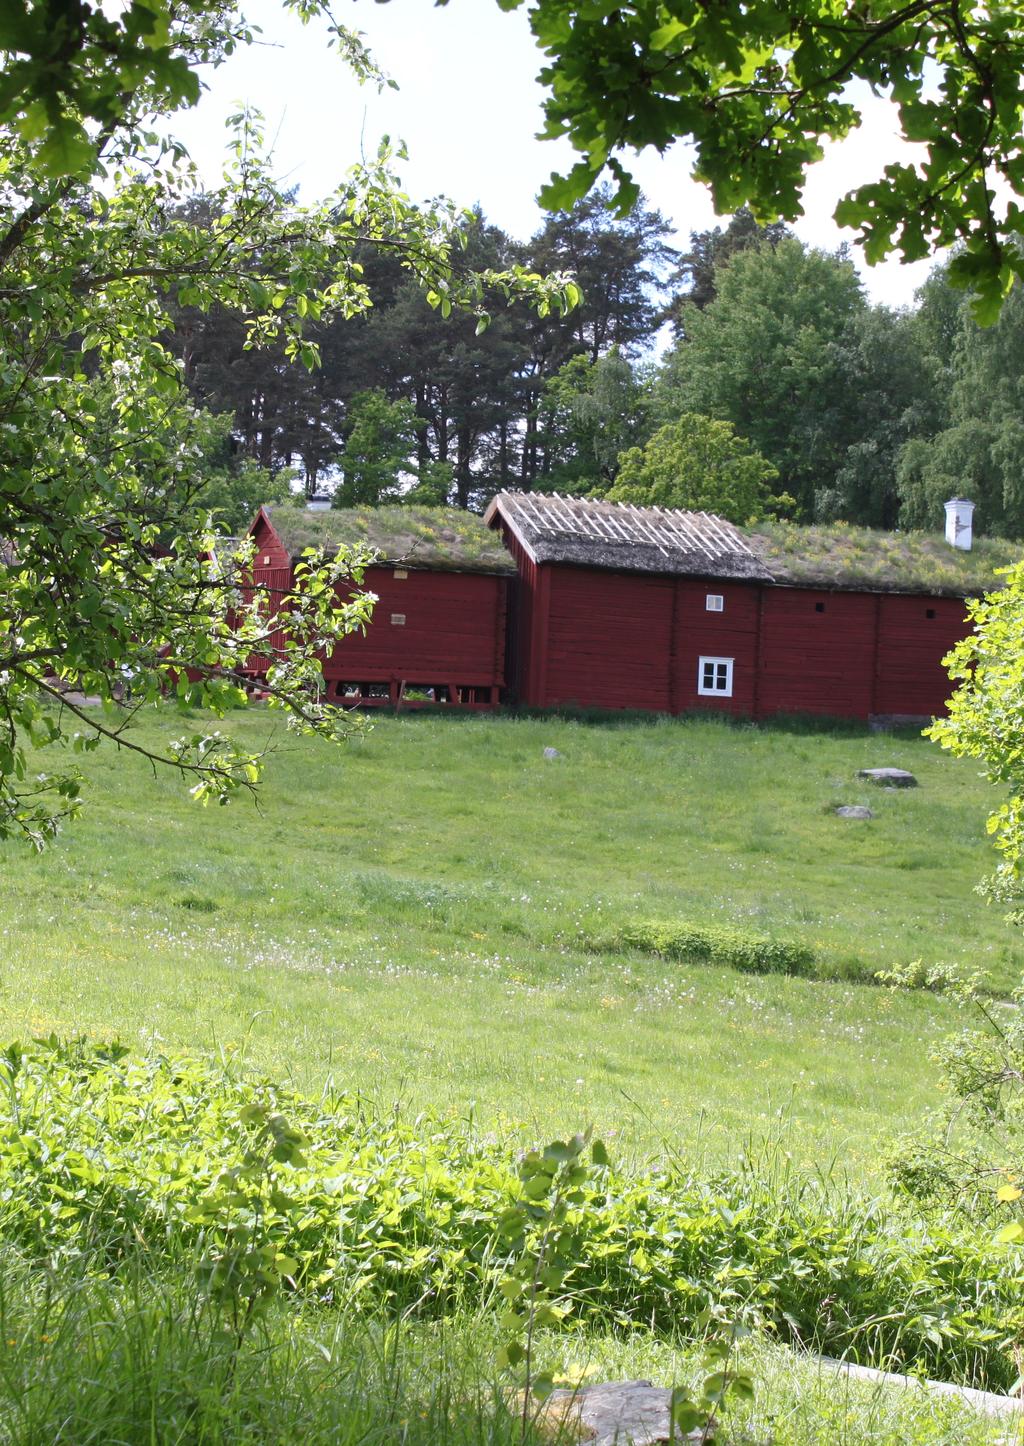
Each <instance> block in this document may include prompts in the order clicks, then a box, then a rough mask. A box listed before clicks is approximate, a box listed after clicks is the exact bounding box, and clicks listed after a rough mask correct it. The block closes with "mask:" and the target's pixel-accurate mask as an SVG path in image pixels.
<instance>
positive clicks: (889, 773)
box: [857, 768, 917, 788]
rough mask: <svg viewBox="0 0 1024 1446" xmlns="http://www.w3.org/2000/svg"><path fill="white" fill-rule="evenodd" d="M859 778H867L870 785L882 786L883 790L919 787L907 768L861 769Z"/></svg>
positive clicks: (858, 774)
mask: <svg viewBox="0 0 1024 1446" xmlns="http://www.w3.org/2000/svg"><path fill="white" fill-rule="evenodd" d="M857 777H858V778H866V779H867V780H868V782H869V783H877V784H880V785H881V787H882V788H916V787H917V779H916V778H915V777H914V775H913V774H912V773H908V772H907V770H906V769H905V768H861V769H860V770H859V771H858V773H857Z"/></svg>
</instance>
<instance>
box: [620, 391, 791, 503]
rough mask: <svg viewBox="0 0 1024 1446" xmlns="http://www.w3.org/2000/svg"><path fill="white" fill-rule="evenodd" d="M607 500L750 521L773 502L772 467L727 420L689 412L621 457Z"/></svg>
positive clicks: (773, 473)
mask: <svg viewBox="0 0 1024 1446" xmlns="http://www.w3.org/2000/svg"><path fill="white" fill-rule="evenodd" d="M619 464H620V465H619V474H618V478H617V479H616V482H615V484H614V486H613V487H611V488H609V490H608V491H607V492H606V493H605V496H606V497H607V498H608V500H609V501H610V502H634V503H637V504H639V505H640V506H641V507H682V508H686V509H688V510H693V511H706V512H714V513H716V514H717V515H718V516H719V517H725V518H727V519H728V521H730V522H740V523H744V522H754V521H756V520H757V519H758V518H760V517H762V516H763V515H764V512H765V509H766V508H767V507H768V505H769V504H770V503H771V502H772V501H773V499H772V498H771V496H770V493H769V487H770V484H771V483H772V482H774V481H775V479H776V478H777V477H778V475H779V474H778V471H777V469H776V468H775V467H773V466H772V464H771V463H770V462H768V461H766V460H765V458H764V457H762V456H761V454H760V453H759V452H758V451H757V450H756V448H754V447H751V445H750V444H749V442H747V441H745V440H744V439H743V438H742V437H737V436H736V434H735V432H734V431H733V428H732V425H731V424H730V423H729V422H716V421H713V420H712V419H711V418H710V417H701V416H698V415H696V414H694V413H692V412H691V413H687V414H686V415H685V416H682V417H680V418H679V419H678V420H677V421H675V422H670V423H669V425H668V426H666V427H659V428H658V430H657V431H656V432H655V433H654V435H653V437H651V439H650V441H649V442H648V443H647V444H646V446H643V447H631V448H630V449H629V451H628V452H624V453H623V454H622V456H621V457H620V458H619Z"/></svg>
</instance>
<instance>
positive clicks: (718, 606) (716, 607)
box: [704, 592, 725, 613]
mask: <svg viewBox="0 0 1024 1446" xmlns="http://www.w3.org/2000/svg"><path fill="white" fill-rule="evenodd" d="M704 606H705V607H706V608H707V610H708V612H709V613H724V612H725V598H724V597H723V596H722V594H721V593H720V592H709V593H708V595H707V597H706V598H705V599H704Z"/></svg>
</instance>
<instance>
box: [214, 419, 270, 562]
mask: <svg viewBox="0 0 1024 1446" xmlns="http://www.w3.org/2000/svg"><path fill="white" fill-rule="evenodd" d="M199 437H200V446H201V448H202V455H201V458H200V459H199V462H198V466H197V473H198V478H199V487H198V489H197V496H196V502H197V505H198V506H201V507H205V508H208V509H209V511H210V512H211V514H212V516H213V523H214V526H215V528H216V529H217V531H218V532H224V533H227V534H228V535H229V536H233V537H238V536H240V535H241V534H242V533H243V532H245V530H246V528H247V527H248V526H249V523H250V522H251V521H252V519H253V517H254V515H255V514H256V511H257V510H258V509H259V508H260V507H261V506H263V505H265V504H266V503H268V502H286V501H288V499H289V498H290V497H291V487H290V480H291V474H290V473H289V472H288V471H279V472H277V473H276V474H274V475H271V473H270V472H268V471H267V469H266V468H265V467H259V466H257V464H256V463H255V462H253V460H252V459H251V458H250V457H245V456H241V455H239V453H238V452H237V450H236V447H235V439H234V436H233V435H232V426H231V418H230V416H227V415H224V414H221V415H220V416H209V415H204V416H202V417H201V418H200V420H199Z"/></svg>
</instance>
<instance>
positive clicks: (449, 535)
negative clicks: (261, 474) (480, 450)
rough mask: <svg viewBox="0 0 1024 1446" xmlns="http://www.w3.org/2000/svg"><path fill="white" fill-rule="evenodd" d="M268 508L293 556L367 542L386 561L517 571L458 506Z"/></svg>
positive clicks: (499, 545)
mask: <svg viewBox="0 0 1024 1446" xmlns="http://www.w3.org/2000/svg"><path fill="white" fill-rule="evenodd" d="M262 510H263V512H265V513H266V515H267V517H268V518H269V519H270V523H271V526H272V527H273V529H274V531H275V532H276V533H277V535H278V537H279V538H280V539H281V542H282V544H283V545H284V547H286V548H287V550H288V552H289V554H290V555H291V557H293V558H295V557H298V556H300V555H301V554H302V552H303V551H304V550H305V549H306V548H307V547H326V548H331V547H338V546H339V545H344V546H347V547H355V546H365V547H370V548H372V549H373V550H374V551H375V552H379V553H380V554H381V556H382V559H383V560H384V561H387V562H389V563H397V564H400V565H401V566H403V567H410V568H426V569H430V570H432V571H439V572H488V573H508V574H511V573H514V572H515V570H516V567H515V563H514V562H513V560H512V558H511V557H510V556H509V554H508V553H507V552H506V550H505V548H504V547H503V545H502V542H501V539H500V538H499V537H496V536H495V534H494V533H493V532H491V530H490V529H489V528H488V527H485V526H484V522H483V519H482V518H481V517H478V516H477V515H476V513H473V512H464V511H463V510H462V509H461V508H459V507H346V508H332V509H331V510H330V511H327V512H308V511H307V510H306V509H305V508H303V507H296V506H292V505H291V504H289V503H284V504H279V505H274V504H272V505H268V506H265V507H264V508H263V509H262Z"/></svg>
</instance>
